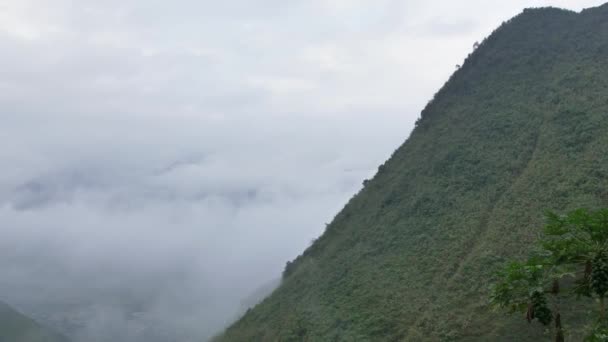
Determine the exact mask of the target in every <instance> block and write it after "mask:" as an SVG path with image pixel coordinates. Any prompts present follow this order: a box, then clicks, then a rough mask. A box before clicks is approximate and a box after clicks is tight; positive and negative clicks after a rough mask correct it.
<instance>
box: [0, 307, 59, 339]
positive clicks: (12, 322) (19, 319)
mask: <svg viewBox="0 0 608 342" xmlns="http://www.w3.org/2000/svg"><path fill="white" fill-rule="evenodd" d="M0 342H69V340H68V339H67V338H65V337H63V336H61V335H59V334H56V333H54V332H52V331H50V330H48V329H46V328H44V327H42V326H41V325H39V324H38V323H36V322H35V321H34V320H32V319H30V318H28V317H26V316H24V315H22V314H21V313H19V312H17V311H16V310H14V309H13V308H11V307H10V306H8V305H7V304H5V303H2V302H0Z"/></svg>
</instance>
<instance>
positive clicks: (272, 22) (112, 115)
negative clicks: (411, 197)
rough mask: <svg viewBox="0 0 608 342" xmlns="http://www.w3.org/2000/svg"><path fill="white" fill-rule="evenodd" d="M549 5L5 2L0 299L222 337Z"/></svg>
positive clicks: (64, 326)
mask: <svg viewBox="0 0 608 342" xmlns="http://www.w3.org/2000/svg"><path fill="white" fill-rule="evenodd" d="M549 3H550V2H548V1H543V2H542V4H543V5H544V4H549ZM563 3H564V2H560V4H563ZM575 3H576V4H575ZM591 4H599V1H595V2H591V1H575V2H570V1H569V2H568V5H569V6H577V7H576V9H580V7H581V6H589V5H591ZM530 5H535V6H536V5H541V3H539V2H530V1H514V2H505V3H500V4H490V3H488V2H483V1H477V0H475V1H473V0H471V1H467V2H464V3H463V2H460V3H458V4H452V3H446V2H439V1H430V2H429V1H425V2H423V1H407V2H405V1H396V0H382V1H375V2H373V3H372V2H369V1H322V0H312V1H300V0H295V1H278V0H263V1H256V2H247V1H223V2H217V1H192V0H181V1H174V2H171V3H168V2H163V1H142V0H127V1H118V0H109V1H103V2H99V1H92V0H83V1H78V2H73V1H68V0H57V1H53V2H52V3H51V2H46V1H40V0H5V1H3V2H2V4H1V5H0V47H1V48H2V51H3V53H2V54H1V55H0V73H1V74H2V77H1V78H0V118H1V119H2V125H0V138H1V141H3V148H2V149H0V160H2V161H3V163H2V167H1V168H0V269H1V270H3V271H2V272H3V273H2V276H1V277H0V299H3V300H6V301H8V302H10V303H12V304H14V305H16V306H18V307H19V308H20V309H22V310H23V311H24V312H26V313H28V314H30V315H32V316H34V317H35V318H38V319H40V320H41V321H44V322H46V323H47V324H49V325H52V326H54V327H55V328H57V329H59V330H62V331H65V332H68V333H70V334H71V335H72V336H74V337H75V339H76V340H78V341H91V342H96V341H113V340H120V341H134V342H135V341H155V340H156V341H167V340H179V341H195V340H196V341H199V340H203V339H204V338H206V337H209V336H210V335H212V334H213V333H216V332H217V331H218V330H219V329H221V327H223V326H224V325H226V324H228V323H229V322H230V321H231V320H233V319H234V318H235V317H236V315H237V314H238V312H239V310H240V309H242V305H243V301H250V297H251V294H252V293H253V294H255V293H266V292H267V290H268V288H269V287H272V285H273V284H275V283H274V282H273V280H275V279H277V278H278V277H279V276H280V273H281V271H282V267H283V265H284V264H285V262H286V261H287V260H290V259H292V258H293V257H295V256H296V255H297V254H299V253H300V252H301V251H302V250H303V249H304V248H305V247H306V246H307V245H308V244H309V243H310V241H311V239H313V238H315V237H317V236H318V235H319V234H320V233H322V231H323V229H324V224H325V223H326V222H329V221H330V220H331V219H332V217H333V215H334V214H336V213H337V211H338V210H339V209H340V208H341V207H342V206H343V205H344V203H346V201H347V199H348V198H349V197H350V196H352V194H354V193H355V192H356V191H357V190H358V189H359V188H360V186H361V182H362V180H363V179H365V178H368V177H370V176H371V175H373V173H374V172H375V169H376V166H377V165H379V164H380V163H381V162H382V161H384V160H385V159H386V158H387V157H388V156H389V155H390V153H391V152H392V151H393V150H394V149H395V148H396V147H397V146H398V145H399V144H400V143H402V142H403V140H404V139H405V138H406V137H407V135H408V134H409V131H410V130H411V128H412V127H413V123H414V121H415V120H416V118H417V116H418V113H419V112H420V110H421V109H422V107H423V105H424V104H425V103H426V101H427V100H428V99H429V98H430V97H431V96H432V94H433V93H434V92H435V91H436V90H437V89H438V88H439V87H440V86H441V85H442V84H443V82H444V81H445V80H446V79H447V77H448V76H449V75H450V73H452V72H453V68H454V65H456V64H459V63H461V61H462V59H463V58H464V57H465V56H466V55H467V54H468V53H469V52H470V50H471V48H472V44H473V42H475V41H476V40H481V39H482V38H483V37H484V36H485V35H487V34H489V33H490V32H491V30H492V29H493V28H494V27H496V25H497V24H498V23H499V22H501V21H502V20H506V19H508V18H509V17H510V16H512V15H514V14H516V13H518V12H519V11H520V10H521V8H523V7H525V6H530ZM268 284H270V285H268ZM259 288H261V289H262V290H259V291H258V289H259ZM254 299H255V298H254ZM254 302H255V300H254Z"/></svg>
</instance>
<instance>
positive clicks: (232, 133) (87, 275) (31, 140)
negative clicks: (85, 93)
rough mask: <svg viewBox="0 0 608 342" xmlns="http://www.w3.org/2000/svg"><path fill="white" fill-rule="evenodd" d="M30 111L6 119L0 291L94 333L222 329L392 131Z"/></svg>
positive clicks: (392, 138) (268, 282) (315, 229)
mask: <svg viewBox="0 0 608 342" xmlns="http://www.w3.org/2000/svg"><path fill="white" fill-rule="evenodd" d="M42 118H43V116H37V115H34V114H26V115H22V116H19V117H14V118H11V119H10V120H7V121H5V122H3V123H4V124H5V126H4V128H3V129H2V133H3V141H5V142H10V143H8V144H5V146H4V148H3V149H2V151H1V152H0V155H1V157H2V160H3V167H2V177H1V180H0V222H1V225H0V269H1V270H2V277H0V300H3V301H6V302H8V303H10V304H12V305H13V306H16V307H17V308H19V309H20V310H21V311H23V312H24V313H26V314H28V315H30V316H32V317H34V318H36V319H38V320H40V321H41V322H43V323H45V324H47V325H49V326H51V327H53V328H55V329H57V330H59V331H61V332H64V333H66V334H67V335H69V336H71V337H72V338H73V339H74V340H75V341H91V342H96V341H168V340H173V341H201V340H204V339H206V338H209V337H210V336H212V335H213V334H215V333H218V332H219V331H221V329H222V328H223V327H224V326H225V325H226V324H228V323H230V322H231V321H233V320H234V319H236V318H237V317H238V315H239V313H241V312H242V311H243V310H245V309H246V308H247V307H248V305H252V304H255V302H256V301H257V300H259V299H261V298H260V297H263V296H264V295H265V294H267V293H268V291H269V290H271V289H272V288H273V287H274V286H276V285H277V284H278V279H279V278H280V274H281V271H282V268H283V266H284V264H285V262H286V261H287V260H290V259H292V258H293V257H295V256H296V255H297V254H299V253H300V252H302V251H303V249H304V248H306V247H307V245H308V244H309V243H310V240H311V239H313V238H315V237H317V236H318V235H319V234H320V233H321V232H322V231H323V229H324V226H325V225H324V223H326V222H329V221H330V220H331V219H332V217H333V215H334V214H336V213H337V211H338V210H339V209H340V208H341V207H342V206H343V205H344V204H345V202H346V201H347V200H348V198H349V197H350V196H352V194H353V193H354V192H356V191H357V190H358V189H359V187H360V184H361V181H362V180H363V179H364V178H366V177H369V176H370V175H372V174H373V173H374V169H375V166H376V165H378V164H379V163H380V162H381V161H382V159H384V158H385V157H386V156H388V155H389V153H390V151H391V149H392V146H394V145H396V144H397V143H398V138H397V137H398V136H399V135H400V132H399V129H396V128H395V129H390V128H388V127H380V126H379V125H374V124H373V123H372V122H371V120H370V121H367V120H366V119H365V117H364V116H361V117H358V118H356V120H352V121H350V122H347V123H344V121H341V120H329V119H323V120H321V119H314V118H307V119H306V118H304V117H300V118H299V119H298V118H296V117H291V118H289V119H286V118H280V117H275V118H273V119H272V120H266V121H261V120H255V121H253V120H248V119H242V118H241V120H238V121H237V120H228V119H224V120H217V119H214V120H203V119H195V118H192V117H180V118H170V117H148V118H143V117H139V116H128V115H125V116H123V117H121V118H114V119H111V118H108V117H105V118H104V117H98V116H97V117H96V116H90V117H81V116H69V115H56V116H54V117H53V120H51V121H50V122H48V123H45V124H41V123H37V124H32V123H33V122H42V121H41V120H42ZM38 120H40V121H38ZM366 121H367V122H366ZM6 127H10V130H9V129H6ZM378 131H383V132H385V133H386V132H389V133H392V134H386V135H384V136H380V138H378V135H377V132H378Z"/></svg>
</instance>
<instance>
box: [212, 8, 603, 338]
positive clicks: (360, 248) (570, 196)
mask: <svg viewBox="0 0 608 342" xmlns="http://www.w3.org/2000/svg"><path fill="white" fill-rule="evenodd" d="M606 205H608V5H603V6H601V7H597V8H592V9H587V10H584V11H582V12H581V13H575V12H571V11H566V10H561V9H555V8H539V9H527V10H525V11H524V12H523V13H521V14H520V15H518V16H516V17H515V18H513V19H511V20H509V21H508V22H505V23H503V24H502V25H501V26H500V27H499V28H498V29H496V30H495V31H494V32H493V33H492V34H491V35H490V36H489V37H488V38H487V39H485V40H484V41H483V42H482V43H480V44H479V45H478V46H477V48H476V49H475V51H473V52H472V53H471V54H470V55H469V57H468V58H467V60H466V61H465V63H464V64H463V66H462V67H461V68H459V69H458V70H457V71H456V72H455V73H454V74H453V75H452V77H451V78H450V79H449V80H448V82H447V83H446V84H445V85H444V86H443V87H442V89H441V90H440V91H439V92H438V93H437V94H436V96H435V97H434V99H433V100H432V101H430V103H429V104H428V106H427V107H426V108H425V109H424V110H423V111H422V114H421V118H420V119H419V121H418V122H417V123H416V127H415V129H414V130H413V132H412V133H411V135H410V137H409V139H408V140H407V141H406V142H405V143H404V144H403V145H402V146H401V147H399V148H398V149H397V150H396V151H395V152H394V154H393V155H392V156H391V157H390V159H389V160H388V161H387V162H386V163H385V164H384V165H382V166H380V168H379V169H378V172H377V174H376V175H375V177H374V178H373V179H371V180H369V181H365V182H364V187H363V189H362V190H361V191H360V192H359V193H358V194H356V195H355V196H354V197H353V198H352V199H351V200H350V201H349V202H348V204H347V205H346V206H345V207H344V209H343V210H342V211H341V212H340V213H338V214H337V216H336V217H335V218H334V220H333V222H332V223H331V224H330V225H329V226H328V227H327V229H326V231H325V232H324V234H323V235H322V236H321V237H320V238H319V239H318V240H317V241H316V242H315V243H314V244H313V245H311V246H310V247H309V248H308V249H307V250H306V251H304V253H303V254H302V255H300V256H299V257H298V258H296V259H295V260H294V261H293V262H290V263H288V265H287V267H286V269H285V272H284V277H283V280H282V283H281V285H280V286H279V288H278V289H277V290H275V291H274V292H273V293H272V294H271V295H270V296H269V297H268V298H266V299H265V300H264V301H263V302H262V303H260V304H258V305H257V306H256V307H255V308H253V309H251V310H249V311H248V312H247V313H246V314H245V315H244V316H243V317H242V318H241V319H240V320H238V321H237V322H236V323H235V324H234V325H232V326H231V327H229V328H228V329H227V330H226V331H225V332H224V333H223V335H221V336H220V337H218V338H217V340H218V341H539V340H549V336H548V335H543V331H542V330H543V329H541V328H540V327H539V326H536V325H533V324H527V323H525V321H524V320H523V317H522V316H521V315H514V316H510V317H509V316H508V315H505V313H503V312H497V311H494V310H492V309H491V308H490V307H489V305H488V292H489V291H488V287H489V285H490V284H491V283H492V281H493V279H494V274H495V271H496V270H497V269H498V268H500V267H501V266H502V265H503V264H504V263H505V262H506V261H507V260H508V259H510V258H517V257H523V256H524V255H526V254H527V253H528V248H529V247H530V246H531V244H532V243H533V242H534V241H535V240H536V239H537V236H538V234H539V232H540V228H541V227H542V225H543V222H544V220H543V214H544V211H546V210H548V209H551V210H556V211H558V212H563V211H566V210H570V209H573V208H578V207H590V208H594V207H599V206H606ZM566 307H568V308H569V309H568V310H567V311H565V312H563V313H562V315H563V319H562V321H563V322H564V324H566V325H567V326H568V327H569V328H568V335H569V336H568V337H569V338H571V339H572V340H580V336H581V334H584V329H585V328H584V323H583V322H589V320H588V319H589V317H590V315H592V312H591V309H590V307H587V306H586V304H579V305H575V304H571V305H567V306H566Z"/></svg>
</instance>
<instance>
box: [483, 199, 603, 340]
mask: <svg viewBox="0 0 608 342" xmlns="http://www.w3.org/2000/svg"><path fill="white" fill-rule="evenodd" d="M564 285H566V286H565V287H564ZM607 292H608V209H602V210H597V211H588V210H585V209H578V210H575V211H572V212H570V213H569V214H568V215H567V216H564V217H560V216H558V215H556V214H554V213H549V214H547V225H546V226H545V228H544V237H543V238H541V239H540V240H539V242H538V247H537V248H536V250H535V251H534V253H533V255H532V256H531V257H530V258H529V259H528V260H527V261H526V262H525V263H521V262H512V263H510V264H509V265H508V266H507V267H506V269H505V270H503V271H502V272H500V276H499V281H498V282H497V283H496V284H495V285H494V286H493V289H492V295H491V298H492V302H493V303H494V304H495V305H497V306H499V307H502V308H508V309H510V310H511V312H515V311H525V312H526V318H527V320H528V322H530V321H532V320H534V319H537V320H538V321H539V322H540V323H542V324H543V325H549V323H551V321H552V320H555V336H556V337H555V341H561V342H563V341H564V332H563V329H562V324H561V319H560V318H561V313H560V311H561V310H563V309H564V308H563V307H562V305H561V303H562V302H563V301H564V300H565V299H567V298H568V297H575V298H577V299H578V298H581V297H587V298H594V297H595V298H597V302H598V304H599V308H598V319H597V322H596V325H595V327H594V328H595V329H594V330H595V332H596V333H595V334H592V335H590V337H589V338H588V339H587V340H589V341H596V340H608V338H606V339H601V338H599V337H598V336H597V335H598V333H603V332H604V331H608V325H607V324H606V323H607V322H606V307H605V304H604V299H605V296H606V293H607ZM548 293H550V294H552V297H553V298H552V302H553V305H552V309H549V306H548V305H547V298H546V294H548Z"/></svg>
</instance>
